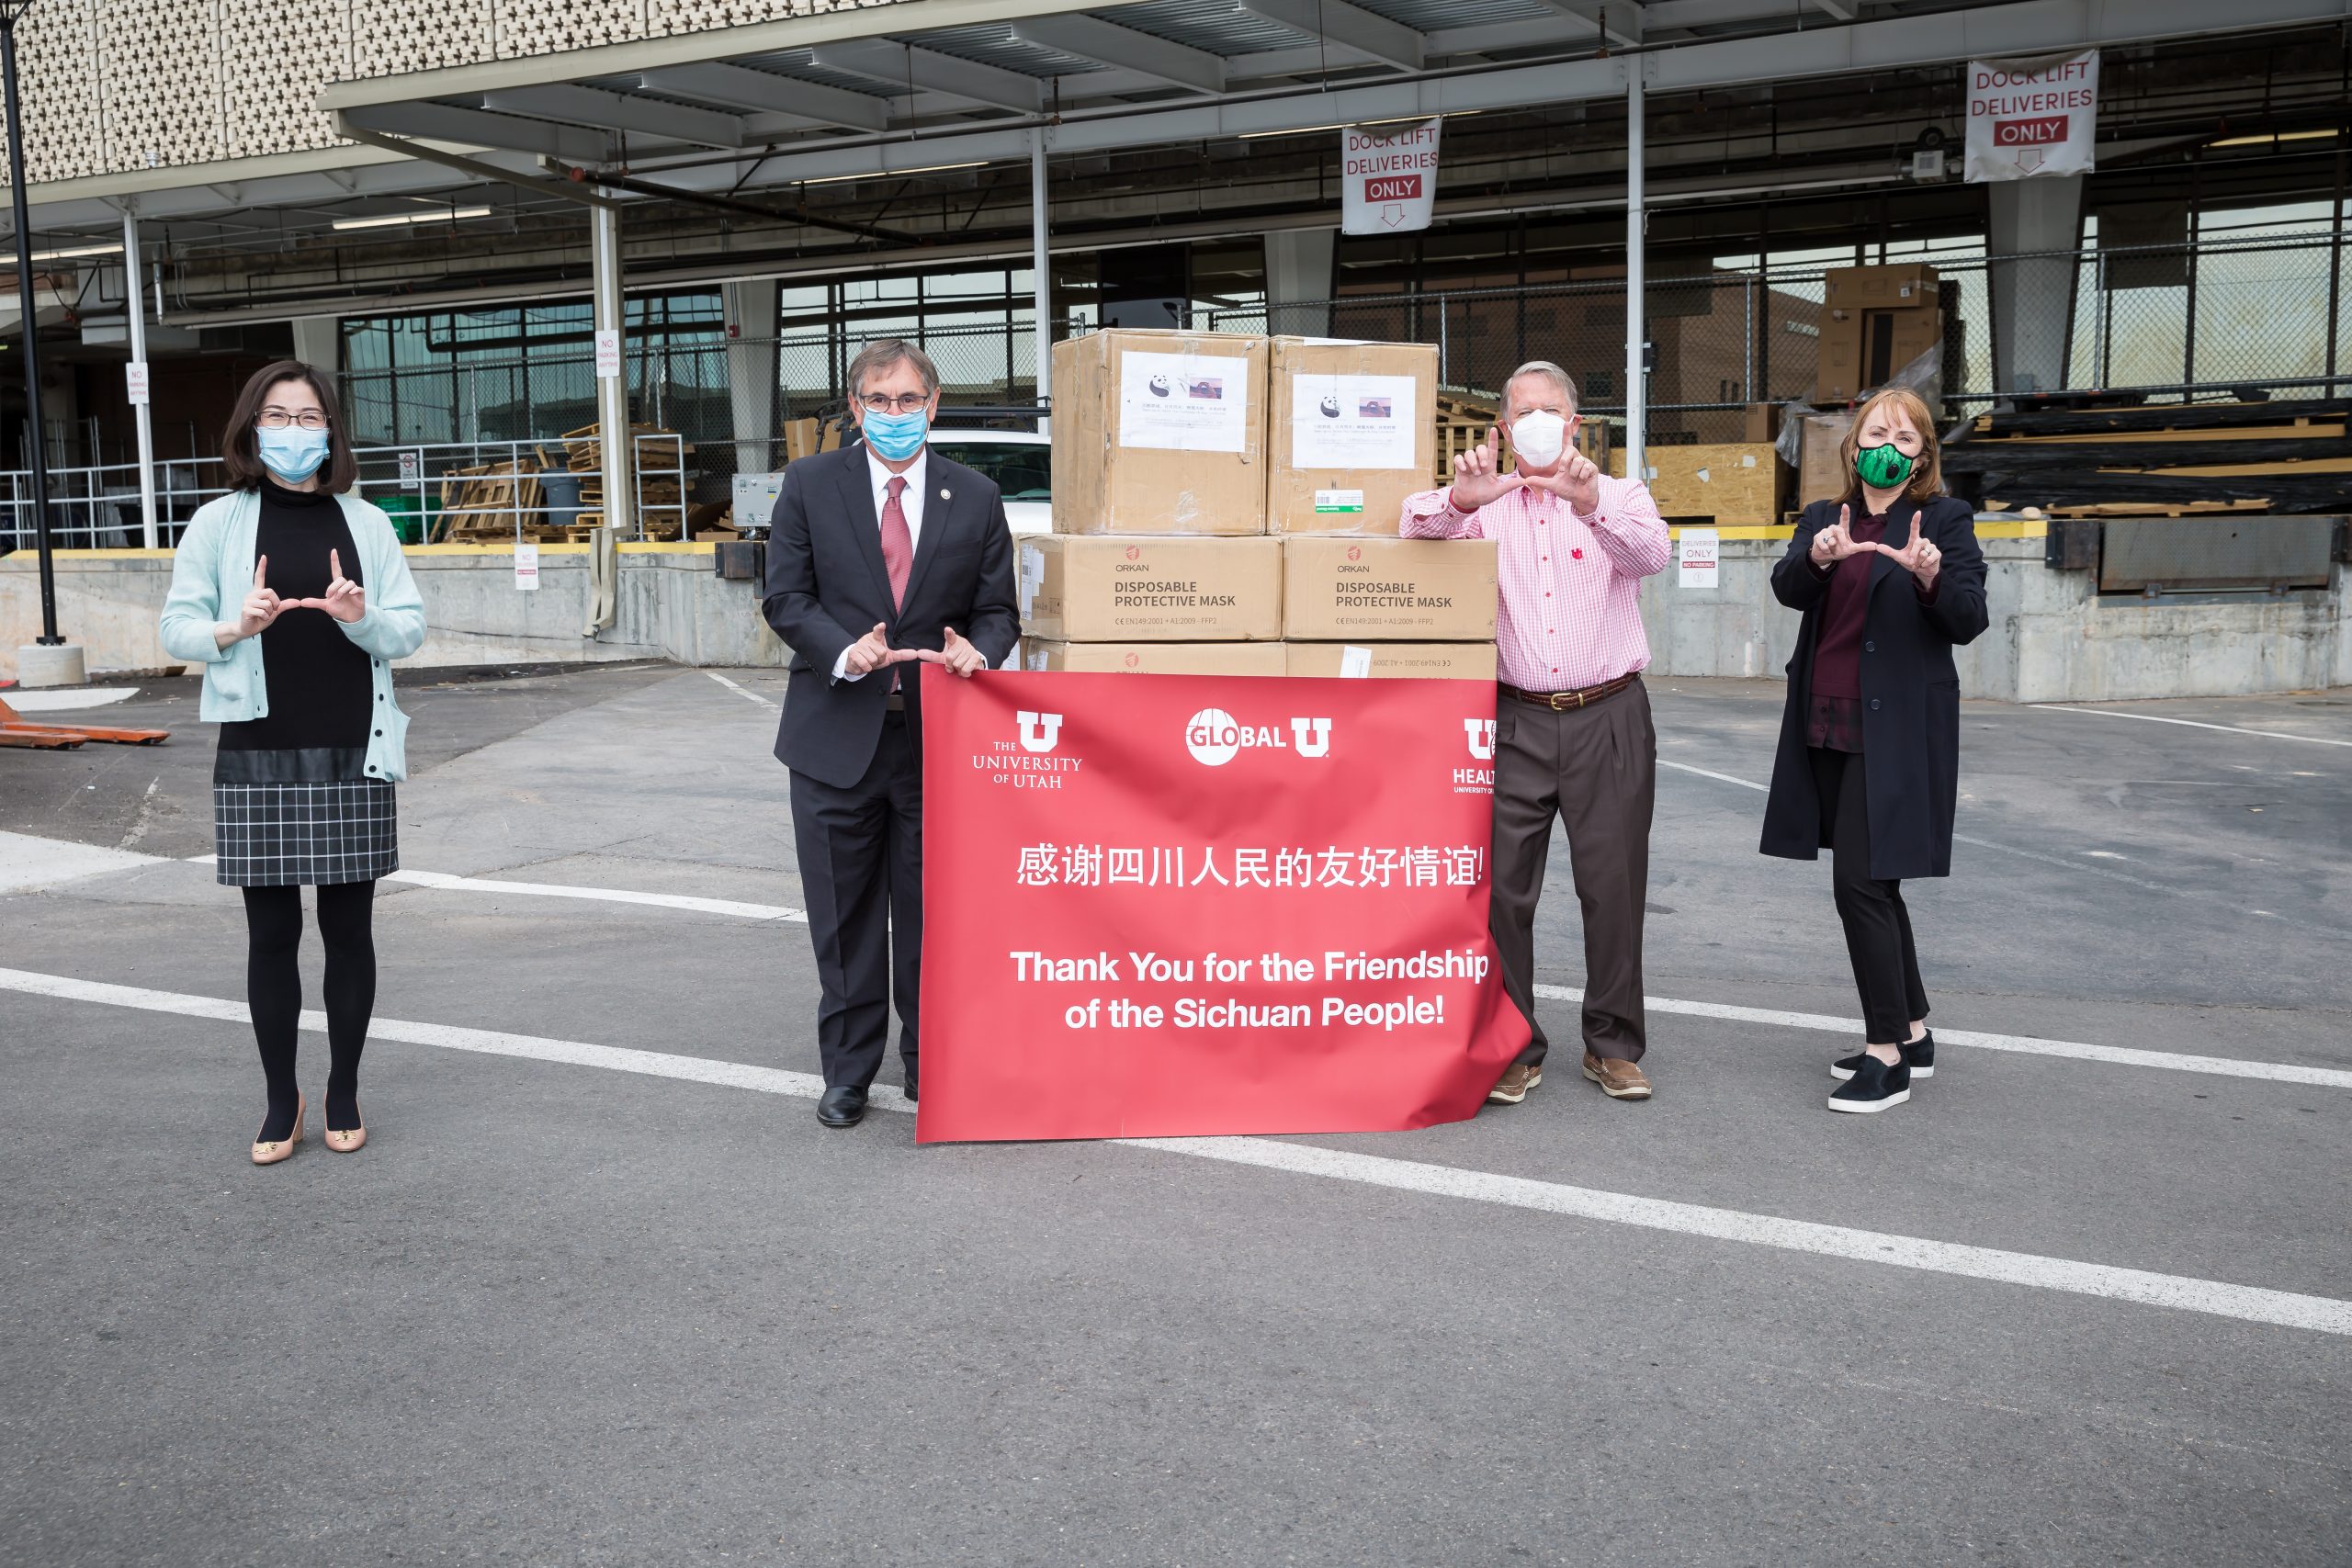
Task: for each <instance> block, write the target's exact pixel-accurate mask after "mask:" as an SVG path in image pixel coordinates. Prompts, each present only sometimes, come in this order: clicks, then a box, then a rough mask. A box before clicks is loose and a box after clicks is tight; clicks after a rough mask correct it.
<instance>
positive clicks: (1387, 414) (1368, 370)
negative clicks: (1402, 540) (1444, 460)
mask: <svg viewBox="0 0 2352 1568" xmlns="http://www.w3.org/2000/svg"><path fill="white" fill-rule="evenodd" d="M1268 366H1269V370H1268V374H1269V376H1270V378H1271V388H1272V396H1271V398H1270V399H1269V401H1268V405H1267V406H1268V409H1269V411H1270V412H1269V413H1268V415H1267V424H1266V438H1267V443H1268V445H1269V446H1272V449H1273V460H1272V462H1270V463H1268V464H1267V465H1266V531H1267V532H1268V533H1270V534H1388V535H1394V534H1395V533H1396V532H1397V522H1398V520H1399V519H1400V518H1401V517H1402V516H1403V514H1404V510H1405V498H1406V497H1407V496H1408V495H1412V494H1414V493H1416V492H1418V491H1425V490H1427V489H1429V488H1430V482H1429V479H1428V478H1427V476H1428V474H1429V472H1430V466H1431V465H1432V464H1433V463H1434V462H1435V461H1436V452H1437V423H1436V419H1435V417H1434V408H1435V400H1436V397H1437V347H1436V345H1435V344H1419V343H1342V342H1338V341H1335V340H1332V339H1328V338H1303V337H1278V338H1276V339H1274V340H1273V345H1272V349H1271V351H1270V353H1269V355H1268Z"/></svg>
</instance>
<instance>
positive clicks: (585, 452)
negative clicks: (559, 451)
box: [562, 423, 695, 539]
mask: <svg viewBox="0 0 2352 1568" xmlns="http://www.w3.org/2000/svg"><path fill="white" fill-rule="evenodd" d="M628 433H629V435H630V438H631V439H632V440H633V441H634V443H635V444H636V448H637V450H636V459H637V516H638V523H639V526H640V527H641V528H642V529H643V530H644V533H645V536H646V537H647V538H649V539H674V538H677V537H678V536H680V534H681V533H682V532H683V531H684V525H685V514H686V487H685V481H686V480H687V479H689V478H691V477H692V476H691V474H690V473H689V471H688V470H687V468H686V459H687V458H689V457H693V456H694V454H695V444H694V443H693V442H691V441H689V440H687V439H686V438H685V437H684V436H683V435H681V434H678V433H677V432H676V431H674V430H666V429H664V428H662V426H661V425H658V424H638V423H631V424H630V425H629V427H628ZM562 440H563V446H564V452H565V467H567V468H570V469H571V471H572V472H573V473H575V474H588V475H593V476H594V477H593V478H589V479H582V480H581V481H580V505H581V507H582V511H581V513H580V515H579V516H578V517H577V518H575V519H573V526H572V527H571V529H569V530H568V531H567V532H568V534H569V535H570V536H572V537H575V538H585V537H587V536H588V535H589V533H590V532H591V531H592V530H594V529H595V528H596V527H598V526H599V525H602V524H603V522H604V520H605V479H604V474H603V472H602V469H603V468H604V464H605V456H604V426H603V425H601V424H587V425H582V426H581V427H580V428H579V429H578V430H567V431H565V432H564V433H563V436H562Z"/></svg>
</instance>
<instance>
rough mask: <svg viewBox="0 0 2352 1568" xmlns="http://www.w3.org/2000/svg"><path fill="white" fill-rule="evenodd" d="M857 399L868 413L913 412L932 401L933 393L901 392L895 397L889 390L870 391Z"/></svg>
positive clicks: (859, 404)
mask: <svg viewBox="0 0 2352 1568" xmlns="http://www.w3.org/2000/svg"><path fill="white" fill-rule="evenodd" d="M857 401H858V406H859V407H861V408H863V409H865V412H867V413H912V412H915V411H916V410H917V409H919V408H921V407H922V406H923V404H925V403H927V402H929V401H931V394H930V393H929V392H900V393H899V395H898V396H897V397H895V398H894V397H892V396H891V395H890V394H889V393H888V392H868V393H866V394H865V396H864V397H862V398H860V399H858V400H857Z"/></svg>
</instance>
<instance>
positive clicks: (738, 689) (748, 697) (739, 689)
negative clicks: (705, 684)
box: [703, 670, 775, 708]
mask: <svg viewBox="0 0 2352 1568" xmlns="http://www.w3.org/2000/svg"><path fill="white" fill-rule="evenodd" d="M703 673H704V674H706V675H707V676H709V677H710V678H711V679H712V680H714V681H716V682H718V683H719V684H720V685H722V686H724V687H726V688H727V689H728V690H729V691H730V692H732V693H734V694H736V695H737V696H739V697H741V698H742V699H743V700H744V701H745V702H747V703H757V704H759V705H761V706H762V707H763V708H772V707H775V703H772V702H770V701H769V700H768V699H767V698H765V697H763V696H762V695H760V694H759V693H757V692H755V691H752V689H751V688H750V687H749V686H739V685H737V684H736V683H735V682H732V681H730V680H729V679H728V678H727V677H726V676H724V675H721V674H720V673H719V672H718V671H716V670H706V671H703Z"/></svg>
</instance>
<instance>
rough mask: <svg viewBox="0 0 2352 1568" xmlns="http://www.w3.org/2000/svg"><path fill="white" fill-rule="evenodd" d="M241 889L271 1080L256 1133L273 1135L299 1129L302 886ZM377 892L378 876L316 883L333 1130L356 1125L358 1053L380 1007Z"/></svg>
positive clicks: (258, 1037) (259, 1030) (251, 999)
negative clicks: (296, 1057)
mask: <svg viewBox="0 0 2352 1568" xmlns="http://www.w3.org/2000/svg"><path fill="white" fill-rule="evenodd" d="M244 895H245V931H246V934H247V936H248V937H249V938H250V939H251V944H250V946H249V947H248V948H247V950H246V957H245V1002H246V1005H247V1006H248V1007H250V1008H251V1009H252V1010H253V1015H254V1040H255V1041H256V1042H257V1043H259V1044H260V1046H261V1070H262V1076H263V1077H265V1078H266V1080H267V1081H268V1084H269V1114H268V1116H267V1118H266V1120H265V1121H264V1122H262V1127H261V1134H260V1140H259V1141H261V1142H263V1143H276V1142H277V1141H279V1140H281V1139H284V1138H288V1137H290V1136H292V1135H293V1132H294V1108H295V1105H296V1103H297V1090H296V1089H295V1083H294V1042H295V1038H296V1035H297V1033H298V1032H299V1031H300V1027H301V1021H302V972H301V970H300V967H299V966H298V965H297V964H296V962H295V959H296V956H297V954H298V953H300V949H301V946H302V890H301V889H300V887H248V888H246V889H244ZM375 898H376V885H375V884H374V883H373V882H337V883H331V884H328V885H327V886H322V887H321V888H320V889H319V890H318V902H319V938H320V940H321V941H322V942H324V943H325V944H326V950H327V973H326V1008H327V1101H326V1124H327V1125H328V1126H329V1127H331V1128H333V1129H334V1130H335V1131H336V1132H349V1131H351V1130H352V1129H353V1128H355V1127H357V1126H358V1125H359V1053H360V1050H361V1048H362V1047H363V1046H365V1045H366V1044H367V1043H368V1017H369V1015H371V1014H372V1013H373V1012H374V1011H375V1010H376V939H375V935H374V932H373V931H372V929H371V921H372V919H373V916H374V912H375Z"/></svg>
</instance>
